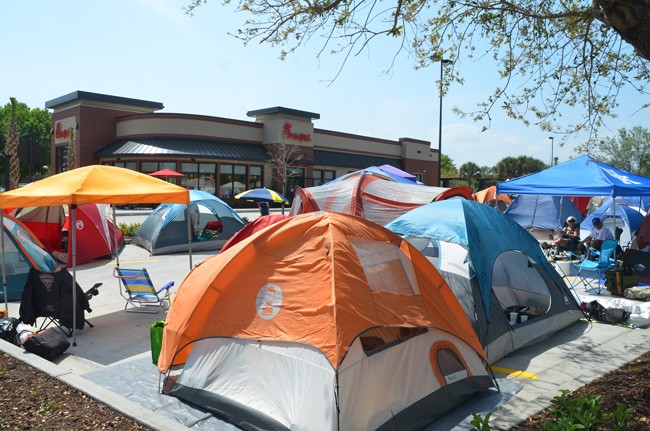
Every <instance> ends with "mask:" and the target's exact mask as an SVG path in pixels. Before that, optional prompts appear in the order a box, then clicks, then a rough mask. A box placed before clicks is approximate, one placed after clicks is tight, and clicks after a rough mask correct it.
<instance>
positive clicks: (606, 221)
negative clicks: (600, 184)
mask: <svg viewBox="0 0 650 431" xmlns="http://www.w3.org/2000/svg"><path fill="white" fill-rule="evenodd" d="M596 217H598V218H599V219H601V220H602V221H603V225H604V226H605V227H607V228H608V229H609V230H610V231H612V233H613V234H615V233H616V229H620V230H621V231H620V236H619V238H618V240H619V241H618V242H619V244H620V245H621V246H626V245H630V243H631V242H632V238H633V237H634V234H635V232H636V231H637V229H639V226H641V222H642V221H643V217H644V216H643V214H641V213H640V212H639V211H638V210H636V209H634V208H632V207H629V206H627V205H625V204H619V203H618V199H617V200H616V208H614V205H613V200H612V199H611V198H610V199H607V200H605V201H604V202H603V204H602V205H601V206H600V208H598V209H597V210H596V211H594V212H592V213H591V214H589V215H588V216H587V218H585V219H584V221H583V222H582V224H581V225H580V237H581V238H583V239H584V238H586V237H588V236H589V235H591V229H592V228H593V219H594V218H596Z"/></svg>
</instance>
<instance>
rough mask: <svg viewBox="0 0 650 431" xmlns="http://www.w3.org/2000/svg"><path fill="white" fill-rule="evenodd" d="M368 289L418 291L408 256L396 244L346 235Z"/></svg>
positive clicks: (413, 292)
mask: <svg viewBox="0 0 650 431" xmlns="http://www.w3.org/2000/svg"><path fill="white" fill-rule="evenodd" d="M349 241H350V244H352V247H354V250H355V252H356V253H357V256H358V257H359V261H360V263H361V267H362V268H363V272H364V274H365V276H366V280H367V281H368V286H369V287H370V289H371V290H374V291H377V292H385V293H393V294H396V295H414V294H419V292H420V290H419V288H418V283H417V278H416V276H415V270H414V269H413V264H412V263H411V261H410V259H409V258H408V257H407V256H406V255H405V254H404V253H403V252H402V250H400V249H399V247H397V246H396V245H395V244H392V243H390V242H384V241H377V240H374V239H368V238H360V237H354V238H349Z"/></svg>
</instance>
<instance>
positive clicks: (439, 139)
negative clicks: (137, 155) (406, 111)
mask: <svg viewBox="0 0 650 431" xmlns="http://www.w3.org/2000/svg"><path fill="white" fill-rule="evenodd" d="M431 60H433V61H439V62H440V87H439V88H438V90H439V91H440V117H439V120H438V185H439V186H441V185H442V173H441V172H442V171H441V165H442V76H443V75H442V70H443V67H444V65H445V64H454V61H453V60H449V59H448V58H442V57H441V56H439V55H434V56H433V57H431Z"/></svg>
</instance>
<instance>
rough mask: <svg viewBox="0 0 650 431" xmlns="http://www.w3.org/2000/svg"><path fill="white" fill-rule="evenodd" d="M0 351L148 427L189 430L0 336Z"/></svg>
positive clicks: (166, 430)
mask: <svg viewBox="0 0 650 431" xmlns="http://www.w3.org/2000/svg"><path fill="white" fill-rule="evenodd" d="M0 351H2V352H4V353H6V354H8V355H9V356H11V357H13V358H15V359H17V360H19V361H21V362H24V363H25V364H27V365H29V366H31V367H34V368H36V369H38V370H40V371H42V372H44V373H45V374H47V375H49V376H50V377H52V378H55V379H58V380H60V381H62V382H64V383H65V384H67V385H69V386H71V387H73V388H74V389H76V390H78V391H80V392H83V393H84V394H86V395H88V396H89V397H90V398H92V399H94V400H95V401H98V402H100V403H103V404H106V405H107V406H108V407H110V408H111V409H113V410H115V411H117V412H118V413H121V414H122V415H124V416H126V417H128V418H130V419H132V420H134V421H135V422H137V423H139V424H141V425H144V426H146V427H148V428H150V429H153V430H158V431H178V430H189V429H190V428H187V427H186V426H184V425H183V424H181V423H179V422H176V421H174V420H172V419H168V418H166V417H164V416H161V415H160V414H157V413H156V412H154V411H152V410H150V409H148V408H146V407H144V406H142V405H141V404H138V403H136V402H135V401H131V400H129V399H127V398H124V397H122V396H120V395H118V394H116V393H115V392H112V391H109V390H108V389H105V388H103V387H101V386H99V385H97V384H95V383H93V382H91V381H90V380H87V379H85V378H83V377H81V376H79V375H77V374H74V373H72V372H70V371H68V370H66V369H65V368H63V367H60V366H59V365H57V364H54V363H52V362H50V361H48V360H46V359H43V358H41V357H39V356H37V355H34V354H31V353H28V352H26V351H25V350H23V349H21V348H20V347H18V346H14V345H13V344H11V343H9V342H7V341H4V340H0Z"/></svg>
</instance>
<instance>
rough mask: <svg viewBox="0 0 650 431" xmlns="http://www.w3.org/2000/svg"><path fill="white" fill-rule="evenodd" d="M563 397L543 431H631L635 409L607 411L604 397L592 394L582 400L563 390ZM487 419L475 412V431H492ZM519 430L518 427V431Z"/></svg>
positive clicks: (551, 410) (618, 407)
mask: <svg viewBox="0 0 650 431" xmlns="http://www.w3.org/2000/svg"><path fill="white" fill-rule="evenodd" d="M560 393H561V395H558V396H556V397H554V398H553V405H552V406H551V407H549V408H548V409H547V410H546V411H547V412H548V413H549V415H550V416H551V417H552V418H553V419H552V420H550V421H545V422H543V423H542V424H541V425H540V426H539V430H541V431H573V430H582V431H598V430H602V429H607V430H612V431H623V430H625V429H627V423H628V419H629V418H630V415H631V414H632V412H633V409H631V408H627V407H625V406H624V405H623V404H620V403H617V404H616V410H615V411H613V412H606V411H604V410H603V406H602V402H603V397H602V396H601V395H589V396H588V397H579V396H574V395H571V394H570V391H568V390H566V389H562V390H561V391H560ZM491 415H492V413H488V414H487V415H486V416H485V417H482V416H481V415H479V414H476V413H473V414H472V416H473V419H472V422H471V425H472V428H471V431H490V430H491V428H490V425H489V421H490V416H491ZM516 428H517V427H515V429H516Z"/></svg>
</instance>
